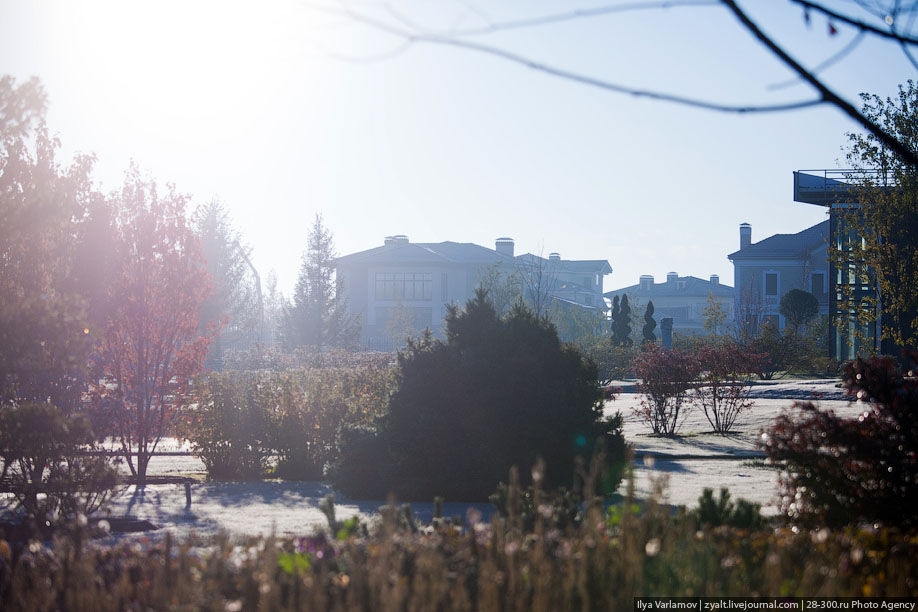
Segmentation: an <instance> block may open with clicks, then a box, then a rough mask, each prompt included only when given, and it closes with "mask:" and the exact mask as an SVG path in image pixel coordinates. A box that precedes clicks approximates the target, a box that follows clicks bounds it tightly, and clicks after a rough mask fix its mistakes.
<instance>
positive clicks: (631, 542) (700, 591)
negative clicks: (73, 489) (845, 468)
mask: <svg viewBox="0 0 918 612" xmlns="http://www.w3.org/2000/svg"><path fill="white" fill-rule="evenodd" d="M523 493H524V492H522V491H520V489H519V488H517V487H514V486H512V485H511V487H510V492H509V494H508V499H509V504H508V508H509V512H508V513H507V515H506V516H495V517H493V518H492V520H491V521H490V522H484V521H482V520H481V517H480V515H479V514H478V513H476V512H469V513H468V514H467V516H466V517H465V519H464V520H462V521H458V522H457V521H451V520H445V519H442V518H436V519H435V520H434V521H433V522H432V524H430V525H427V526H419V525H418V524H416V523H415V522H414V521H413V520H412V519H411V518H410V514H406V513H404V512H403V511H401V510H400V509H396V508H394V507H390V508H389V509H387V510H386V511H384V512H383V513H382V518H381V520H380V521H379V522H378V523H376V524H375V525H372V526H369V527H368V526H367V525H365V524H363V523H361V522H360V521H359V520H357V519H354V518H350V519H347V520H344V521H339V520H336V519H335V517H334V516H333V514H332V513H327V514H328V521H327V525H326V527H325V528H324V529H323V530H321V531H319V532H316V533H312V534H310V535H305V534H304V535H303V536H301V537H284V538H280V537H274V536H267V537H263V536H258V537H251V536H249V537H231V536H228V535H225V534H224V535H218V536H216V537H212V538H206V539H202V538H201V537H198V536H189V537H187V538H184V539H180V540H178V539H174V538H173V536H171V535H167V536H166V537H165V538H161V539H156V540H151V539H147V538H141V539H135V540H131V541H122V542H120V543H116V544H114V545H113V546H99V545H95V544H92V543H87V542H86V541H85V540H84V539H83V537H82V535H81V533H80V532H72V533H70V534H67V535H64V536H61V537H59V538H58V539H57V540H56V541H55V542H54V543H53V545H46V544H41V543H38V542H31V543H27V544H24V545H19V546H11V545H9V544H7V543H5V542H0V608H2V609H4V610H17V611H18V610H30V611H31V610H53V609H65V610H73V611H79V610H94V611H99V610H124V609H138V610H139V609H143V610H147V609H152V610H165V609H177V610H201V609H207V610H330V611H334V610H374V611H375V610H441V611H442V610H480V611H492V610H503V611H514V610H520V611H523V610H525V611H530V610H575V609H582V610H613V609H629V608H630V607H631V606H632V597H635V596H691V597H700V596H715V595H718V596H725V595H735V596H755V595H763V596H765V595H768V596H779V595H781V596H808V597H816V596H832V597H840V596H886V597H891V596H908V597H914V596H918V578H916V576H918V573H916V571H915V570H916V567H918V565H916V562H918V537H916V535H915V534H914V533H905V532H901V531H897V530H894V529H874V528H872V527H859V528H854V527H851V528H846V529H843V530H829V529H825V528H820V529H813V530H806V529H800V528H785V527H775V526H774V525H766V526H763V527H758V528H754V529H739V528H735V527H729V526H724V525H720V526H714V525H713V524H711V523H710V522H708V523H705V522H703V521H702V519H701V518H700V516H701V513H695V512H689V511H685V510H684V509H683V510H680V511H677V512H676V513H673V512H671V510H670V508H669V507H668V506H665V505H660V504H658V503H656V501H655V500H654V499H651V500H650V501H648V502H647V503H645V504H637V503H635V502H634V501H633V500H632V499H630V498H629V497H626V499H625V500H624V501H623V503H621V504H620V505H617V506H612V507H610V508H606V509H603V507H602V505H601V504H598V503H588V504H586V505H585V506H584V507H583V508H582V510H581V511H580V513H579V515H578V516H577V517H576V519H575V520H574V521H570V520H567V519H566V518H564V519H563V520H559V518H560V517H559V516H557V515H556V514H555V510H554V508H555V506H554V505H553V504H552V503H551V500H548V499H547V498H545V497H544V494H542V493H541V492H539V491H536V492H535V493H534V498H533V501H534V506H533V507H534V508H535V509H536V510H537V512H535V513H534V515H533V516H530V517H529V519H526V518H525V517H524V515H523V511H522V507H523V505H522V504H521V499H522V496H523Z"/></svg>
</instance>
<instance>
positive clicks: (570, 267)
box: [517, 253, 612, 274]
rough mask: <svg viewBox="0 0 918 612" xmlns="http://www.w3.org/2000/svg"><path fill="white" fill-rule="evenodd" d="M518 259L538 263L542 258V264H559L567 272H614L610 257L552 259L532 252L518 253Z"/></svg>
mask: <svg viewBox="0 0 918 612" xmlns="http://www.w3.org/2000/svg"><path fill="white" fill-rule="evenodd" d="M517 259H519V260H521V261H524V262H529V263H532V264H538V263H539V260H541V262H542V265H553V264H554V265H558V266H560V267H561V268H562V269H563V270H564V271H565V272H583V273H584V274H612V266H611V264H609V260H608V259H559V260H556V261H552V260H551V259H545V258H544V257H539V256H538V255H533V254H532V253H525V254H523V255H518V256H517Z"/></svg>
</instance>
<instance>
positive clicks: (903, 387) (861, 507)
mask: <svg viewBox="0 0 918 612" xmlns="http://www.w3.org/2000/svg"><path fill="white" fill-rule="evenodd" d="M916 357H918V354H915V353H912V354H911V358H912V359H913V360H914V359H915V358H916ZM845 385H846V387H847V389H848V392H849V393H851V394H854V395H856V396H857V398H858V399H859V400H860V401H863V402H865V411H864V412H863V413H862V414H861V415H860V416H858V417H857V418H849V419H846V418H840V417H838V416H836V415H835V414H834V413H833V412H832V411H825V412H824V411H821V410H819V409H818V408H816V406H814V405H813V404H812V403H810V402H806V403H797V404H795V406H794V407H795V409H796V412H795V413H792V414H784V415H782V416H780V417H778V419H777V420H776V422H775V424H774V426H773V427H772V428H771V429H770V430H769V431H768V432H767V433H766V434H765V438H766V442H765V449H766V452H767V453H768V457H769V459H770V460H771V462H772V463H775V464H783V465H784V466H785V468H786V470H787V472H786V473H785V474H784V475H782V478H781V484H782V488H783V500H782V510H783V511H784V512H785V514H786V515H787V516H788V517H789V518H790V519H792V520H795V521H800V522H805V523H814V522H818V523H820V524H824V525H843V524H847V523H857V522H863V521H868V522H880V523H883V524H885V525H896V526H901V527H916V526H918V512H916V508H918V380H916V378H915V372H914V371H912V370H908V371H903V370H900V369H899V368H898V367H897V366H896V364H895V362H894V361H893V360H892V359H891V358H889V357H879V358H873V359H870V360H863V359H858V360H857V361H855V362H853V363H850V364H848V365H847V366H846V367H845Z"/></svg>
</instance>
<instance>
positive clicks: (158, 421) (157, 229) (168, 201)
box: [95, 166, 210, 482]
mask: <svg viewBox="0 0 918 612" xmlns="http://www.w3.org/2000/svg"><path fill="white" fill-rule="evenodd" d="M114 205H115V208H116V210H117V212H118V216H117V219H116V225H115V227H114V234H115V238H116V251H115V252H114V253H113V254H112V258H113V260H114V261H115V262H117V266H118V269H117V273H116V275H115V276H114V277H113V278H112V279H111V280H110V284H109V296H108V298H109V303H110V304H111V308H110V313H109V314H108V318H107V320H106V324H105V329H104V332H103V334H102V336H103V337H102V341H101V345H100V347H99V350H98V353H97V355H96V363H97V365H98V367H99V371H98V373H97V375H96V376H95V380H98V381H99V384H98V385H96V389H95V390H96V397H97V399H98V400H99V401H100V403H101V404H103V405H106V406H108V407H110V408H111V409H112V414H114V415H115V418H116V423H115V429H116V435H117V436H118V439H119V440H120V442H121V448H122V450H123V451H124V455H125V460H126V462H127V465H128V467H129V468H130V470H131V473H132V474H134V475H136V476H138V477H139V478H140V480H141V482H142V481H143V479H144V478H146V473H147V465H148V463H149V461H150V457H151V456H152V455H153V453H154V452H155V450H156V447H157V445H158V444H159V441H160V439H161V438H162V437H163V436H164V435H165V434H166V433H167V431H168V430H169V427H170V425H171V423H172V419H173V416H174V414H175V410H176V408H177V407H179V406H180V404H181V402H182V400H183V394H184V392H185V391H186V390H187V388H188V385H189V383H190V381H191V378H192V377H193V376H195V375H196V374H198V373H199V372H200V371H201V370H202V368H203V362H204V356H205V354H206V352H207V345H208V343H209V342H210V338H209V337H208V336H207V335H202V334H201V332H200V329H199V327H198V313H199V312H200V308H201V304H202V303H203V302H204V300H205V299H207V297H208V295H209V294H210V277H209V275H208V274H207V269H206V266H205V263H204V260H203V258H202V256H201V251H200V243H199V241H198V238H197V236H196V235H195V234H194V232H193V231H192V229H191V228H190V227H189V226H188V224H187V222H186V219H185V207H186V198H185V197H184V196H182V195H180V194H178V193H176V191H175V189H174V187H171V186H170V187H169V188H168V190H167V192H166V193H165V194H160V193H159V191H158V189H157V187H156V184H155V183H154V182H153V181H152V180H149V179H144V178H142V177H141V175H140V171H139V170H138V169H137V168H136V167H134V166H132V167H131V168H130V170H128V172H127V176H126V179H125V183H124V187H123V188H122V190H121V192H120V193H118V194H117V195H116V196H115V197H114ZM135 452H136V460H135V457H134V453H135Z"/></svg>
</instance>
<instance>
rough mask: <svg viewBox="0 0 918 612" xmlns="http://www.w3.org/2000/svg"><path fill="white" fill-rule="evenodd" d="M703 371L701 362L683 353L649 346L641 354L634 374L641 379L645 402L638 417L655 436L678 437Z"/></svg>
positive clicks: (640, 386)
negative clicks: (682, 418) (688, 400)
mask: <svg viewBox="0 0 918 612" xmlns="http://www.w3.org/2000/svg"><path fill="white" fill-rule="evenodd" d="M699 367H700V366H699V363H698V360H697V359H695V358H694V357H692V356H691V355H689V354H687V353H683V352H681V351H671V350H668V349H658V348H657V347H656V346H649V345H648V346H646V347H645V348H644V350H642V351H641V354H640V355H639V356H638V358H637V359H636V360H635V363H634V370H635V374H637V376H638V378H640V379H641V382H640V384H639V385H638V391H639V392H640V393H641V394H642V395H643V398H642V399H641V403H640V405H639V406H638V407H637V408H635V413H636V414H637V415H638V416H640V417H641V418H642V419H643V420H644V421H645V422H647V423H649V424H650V428H651V429H652V430H653V432H654V433H657V434H663V435H666V436H672V435H675V433H676V431H677V430H678V428H679V419H680V417H682V416H684V415H685V413H686V412H687V410H688V408H689V407H690V404H687V403H686V400H687V399H688V395H689V391H690V390H691V389H692V386H693V382H694V380H695V377H696V376H697V375H698V371H699ZM683 406H684V407H685V409H683Z"/></svg>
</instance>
